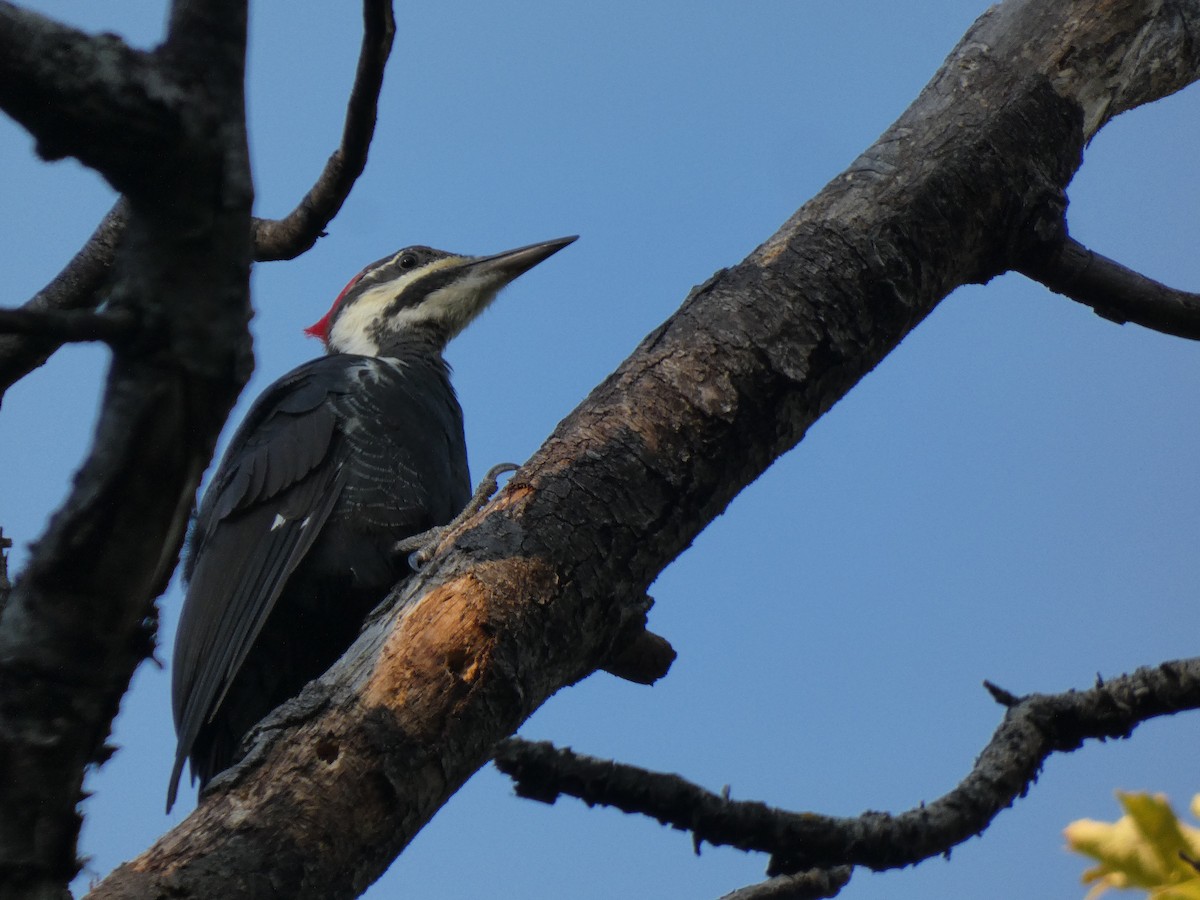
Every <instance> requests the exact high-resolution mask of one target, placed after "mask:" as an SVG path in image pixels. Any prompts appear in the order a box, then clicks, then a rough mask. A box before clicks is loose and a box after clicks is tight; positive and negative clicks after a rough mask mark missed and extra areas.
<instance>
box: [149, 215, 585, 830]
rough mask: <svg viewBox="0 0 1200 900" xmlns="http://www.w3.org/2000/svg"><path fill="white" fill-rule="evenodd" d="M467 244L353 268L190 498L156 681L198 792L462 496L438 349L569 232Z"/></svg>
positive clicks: (328, 653)
mask: <svg viewBox="0 0 1200 900" xmlns="http://www.w3.org/2000/svg"><path fill="white" fill-rule="evenodd" d="M574 240H575V238H574V237H566V238H560V239H558V240H553V241H546V242H544V243H540V244H532V245H530V246H528V247H521V248H519V249H517V250H509V251H507V252H505V253H498V254H496V255H494V256H483V257H471V256H460V255H457V254H451V253H447V252H445V251H442V250H434V249H432V248H430V247H407V248H405V249H403V250H401V251H399V252H398V253H395V254H393V255H391V256H388V257H386V258H384V259H381V260H379V261H378V262H374V263H372V264H371V265H369V266H367V267H366V268H365V269H363V270H362V272H360V273H359V274H358V275H357V276H355V277H354V278H353V279H352V280H351V281H350V283H349V284H348V285H346V287H345V289H344V290H343V291H342V292H341V294H339V295H338V298H337V299H336V300H335V301H334V303H333V306H332V308H331V309H330V310H329V312H328V313H327V314H326V315H325V317H324V318H323V319H321V321H319V322H317V323H316V324H315V325H313V326H311V327H310V328H308V329H306V331H307V333H308V334H310V335H313V336H314V337H318V338H321V339H322V340H323V341H324V343H325V348H326V350H327V351H328V355H327V356H324V357H321V358H319V359H314V360H312V361H310V362H307V363H304V364H303V365H301V366H300V367H298V368H296V369H294V370H293V371H291V372H289V373H288V374H287V375H284V376H283V377H282V378H280V379H279V380H278V381H276V382H275V383H274V384H272V385H271V386H270V387H269V388H267V389H266V391H264V392H263V394H262V396H261V397H259V398H258V400H257V401H256V402H255V404H254V405H253V407H252V408H251V409H250V412H249V413H247V415H246V419H245V421H244V422H243V423H242V425H241V427H240V428H239V429H238V431H237V433H236V434H235V435H234V437H233V441H232V443H230V445H229V449H228V450H226V451H225V456H224V458H223V459H222V460H221V464H220V466H219V467H218V468H217V471H216V474H215V475H214V477H213V480H212V483H211V484H210V485H209V488H208V490H207V492H206V493H205V495H204V500H203V502H202V503H201V504H200V510H199V513H198V515H197V518H196V522H195V526H194V529H193V532H192V538H191V541H190V543H189V552H188V557H187V561H186V564H185V568H184V574H185V576H186V577H187V579H188V582H189V585H188V592H187V598H186V599H185V601H184V605H183V613H182V616H181V618H180V622H179V631H178V634H177V635H176V638H175V657H174V666H173V672H172V679H171V694H172V706H173V707H174V712H175V731H176V733H177V735H178V737H179V745H178V749H177V751H176V754H175V767H174V770H173V771H172V773H171V783H170V787H169V789H168V794H167V809H168V810H170V808H171V805H172V804H173V803H174V802H175V796H176V791H177V789H178V786H179V776H180V773H181V772H182V770H183V762H184V759H190V760H191V771H192V780H193V781H195V780H196V779H199V781H200V788H201V789H203V788H204V786H205V784H207V783H208V781H209V779H211V778H212V777H213V776H214V775H216V774H217V773H218V772H220V771H222V770H223V769H225V768H227V767H228V766H230V765H231V764H232V763H233V761H234V754H235V752H236V750H237V748H238V743H239V742H240V741H241V739H242V738H243V737H244V736H245V734H246V733H247V732H248V731H249V730H250V728H251V727H253V726H254V724H255V723H257V722H258V721H259V720H260V719H261V718H263V716H265V715H266V714H267V713H268V712H270V711H271V710H272V709H273V708H274V707H276V706H278V705H279V704H280V703H282V702H283V701H285V700H287V699H288V698H290V697H292V696H295V695H296V694H297V693H299V692H300V689H301V688H302V687H304V685H305V684H306V683H307V682H308V681H311V680H312V679H313V678H316V677H317V676H319V675H320V674H321V673H322V672H324V671H325V670H326V669H327V668H328V667H329V666H330V665H332V664H333V662H334V661H335V660H336V659H337V658H338V657H339V656H340V655H341V654H342V653H343V652H344V651H345V650H346V649H347V648H348V647H349V646H350V644H351V643H352V642H353V641H354V638H355V637H356V636H357V635H358V632H359V630H360V628H361V626H362V624H363V620H364V618H365V617H366V615H367V613H368V612H370V610H371V609H372V608H373V607H374V606H375V605H376V604H377V603H379V601H380V600H382V599H383V597H384V596H385V595H386V593H387V592H388V590H390V589H391V588H392V587H393V586H394V585H395V584H396V583H397V582H398V581H399V580H400V579H402V578H403V577H404V576H406V575H407V574H409V573H410V569H409V564H408V558H407V554H404V553H400V552H397V549H396V545H397V543H398V542H399V541H401V540H403V539H405V538H408V537H412V536H414V535H417V534H420V533H422V532H424V531H426V530H428V529H430V528H432V527H434V526H438V525H444V524H446V523H447V522H449V521H450V520H451V519H453V517H454V516H455V515H456V514H457V513H458V512H459V511H460V510H461V509H462V508H463V506H464V505H465V504H466V502H467V500H468V499H469V498H470V494H471V488H470V478H469V475H468V474H467V454H466V444H465V441H464V439H463V423H462V409H461V408H460V407H459V405H458V400H457V398H456V397H455V395H454V388H453V387H451V385H450V378H449V374H450V373H449V368H448V366H447V365H446V362H445V360H444V359H442V351H443V350H444V349H445V347H446V344H447V342H449V341H450V339H451V338H453V337H454V336H455V335H457V334H458V333H459V332H461V331H462V330H463V329H464V328H465V327H466V326H467V325H468V324H469V323H470V322H471V320H472V319H474V318H475V317H476V316H478V315H479V314H480V313H481V312H482V311H483V310H484V309H485V308H486V307H487V306H488V304H489V303H491V301H492V299H493V298H494V297H495V296H496V294H497V292H498V291H499V290H500V289H501V288H503V287H504V286H505V285H506V284H508V283H509V282H510V281H512V280H513V279H514V278H516V277H517V276H518V275H520V274H521V273H522V272H525V271H527V270H528V269H530V268H532V267H533V266H535V265H537V264H538V263H540V262H542V261H543V260H545V259H546V258H547V257H549V256H550V255H551V254H553V253H556V252H558V251H559V250H561V249H562V248H563V247H565V246H567V245H568V244H570V243H571V242H572V241H574Z"/></svg>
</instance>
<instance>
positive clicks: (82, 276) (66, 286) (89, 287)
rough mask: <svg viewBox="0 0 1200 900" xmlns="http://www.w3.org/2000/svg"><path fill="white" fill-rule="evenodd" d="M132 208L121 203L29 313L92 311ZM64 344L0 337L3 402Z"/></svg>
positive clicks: (38, 295) (31, 305) (36, 299)
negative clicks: (5, 396)
mask: <svg viewBox="0 0 1200 900" xmlns="http://www.w3.org/2000/svg"><path fill="white" fill-rule="evenodd" d="M128 215H129V205H128V203H126V201H125V200H118V201H117V202H116V203H115V204H114V205H113V208H112V209H110V210H109V211H108V214H107V215H106V216H105V217H104V218H103V219H102V220H101V222H100V224H99V225H98V226H97V227H96V230H95V231H94V232H93V233H92V236H91V237H90V238H88V240H87V243H86V244H84V245H83V248H82V249H81V250H80V251H79V252H78V253H76V254H75V256H74V257H73V258H72V259H71V261H70V262H69V263H67V265H66V267H65V268H64V269H63V270H62V271H61V272H59V273H58V275H56V276H55V277H54V279H53V280H52V281H51V282H50V283H49V284H47V285H46V286H45V287H44V288H42V289H41V290H40V291H38V292H37V293H36V294H34V295H33V297H31V298H30V299H29V300H28V301H27V302H26V303H25V304H24V305H23V306H22V307H21V309H22V310H27V311H30V312H37V311H43V310H45V311H50V310H64V311H65V310H72V309H92V308H95V307H96V306H97V304H98V303H99V302H100V290H101V288H102V287H103V286H104V283H105V282H106V281H107V280H108V278H109V276H110V274H111V272H112V264H113V259H114V258H115V257H116V253H117V242H118V241H119V240H120V238H121V235H122V234H124V232H125V222H126V219H127V217H128ZM61 345H62V342H61V341H58V340H53V339H41V338H39V339H34V340H31V339H29V338H27V337H23V336H17V335H11V334H8V335H0V401H2V400H3V399H4V392H5V391H7V390H8V389H9V388H10V387H12V386H13V385H14V384H16V382H18V381H20V380H21V379H22V378H24V377H25V376H26V375H28V374H29V373H30V372H32V371H33V370H34V369H36V368H37V367H38V366H40V365H42V363H44V362H45V361H46V360H47V359H49V358H50V355H51V354H52V353H54V351H55V350H57V349H58V348H59V347H60V346H61Z"/></svg>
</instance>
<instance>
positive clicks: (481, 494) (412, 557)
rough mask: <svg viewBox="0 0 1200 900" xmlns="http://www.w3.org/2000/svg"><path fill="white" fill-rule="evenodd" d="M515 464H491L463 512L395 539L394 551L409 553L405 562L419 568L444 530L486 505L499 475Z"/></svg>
mask: <svg viewBox="0 0 1200 900" xmlns="http://www.w3.org/2000/svg"><path fill="white" fill-rule="evenodd" d="M518 468H520V467H519V466H518V465H517V464H516V463H500V464H499V465H495V466H492V467H491V468H490V469H488V472H487V474H486V475H484V476H483V480H481V481H480V482H479V486H478V487H477V488H475V493H474V494H472V495H471V499H470V500H468V501H467V505H466V506H464V507H463V511H462V512H460V513H459V514H458V515H457V516H455V517H454V518H453V519H452V520H451V521H450V522H448V523H447V524H445V525H435V526H434V527H433V528H430V529H429V530H428V531H422V532H421V533H420V534H414V535H413V536H412V537H406V538H405V539H404V540H402V541H397V542H396V546H395V552H396V553H397V554H398V555H406V556H407V557H408V566H409V568H410V569H412V570H413V571H414V572H416V571H418V570H419V569H421V567H422V566H424V565H425V564H426V563H427V562H429V560H430V559H432V558H433V554H434V551H436V550H437V546H438V544H439V543H440V542H441V540H442V538H443V537H444V536H445V535H446V534H448V533H449V532H451V531H453V530H454V529H455V528H458V526H460V525H461V524H462V523H463V522H465V521H466V520H467V519H469V518H471V516H473V515H475V513H477V512H479V511H480V510H481V509H483V508H484V507H485V506H486V505H487V503H488V501H489V500H491V499H492V495H493V494H495V493H496V489H497V488H498V487H499V479H500V476H501V475H503V474H505V473H506V472H515V471H517V469H518Z"/></svg>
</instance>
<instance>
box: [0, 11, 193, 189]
mask: <svg viewBox="0 0 1200 900" xmlns="http://www.w3.org/2000/svg"><path fill="white" fill-rule="evenodd" d="M183 93H184V89H183V88H181V87H180V86H179V85H177V84H175V83H173V82H172V81H171V80H169V79H165V78H163V77H162V72H161V69H160V68H159V66H158V64H157V63H156V61H155V59H154V58H153V56H152V55H151V54H148V53H144V52H142V51H139V50H134V49H133V48H131V47H129V46H128V45H127V44H125V42H124V41H122V40H121V39H120V38H118V37H116V36H115V35H107V34H102V35H94V36H93V35H88V34H85V33H84V32H82V31H78V30H77V29H74V28H70V27H68V26H66V25H62V24H60V23H58V22H55V21H53V20H51V19H48V18H46V17H44V16H41V15H38V14H37V13H33V12H29V11H27V10H23V9H19V8H17V7H15V6H13V5H12V4H10V3H7V2H3V0H0V108H2V109H3V110H4V111H5V112H6V113H8V114H9V115H10V116H12V117H13V118H14V119H16V120H17V121H18V122H20V123H21V124H22V125H24V126H25V128H26V129H28V130H29V132H30V134H32V135H33V136H34V137H35V138H36V139H37V150H38V153H39V154H40V155H41V156H42V157H43V158H44V159H48V160H50V159H61V158H62V157H64V156H74V157H77V158H78V159H79V160H80V161H81V162H84V163H86V164H87V165H89V166H92V167H93V168H95V169H96V170H97V171H99V172H100V173H101V174H102V175H104V177H105V178H107V179H108V180H109V182H110V183H111V184H112V185H113V186H114V187H115V188H116V189H117V190H118V191H120V192H121V193H126V194H130V195H137V196H140V195H145V194H149V193H151V192H153V191H154V190H162V189H164V187H165V186H167V185H171V184H174V183H175V182H178V181H179V180H180V179H181V178H186V177H189V175H190V173H188V172H186V171H180V170H178V169H174V168H173V164H174V163H175V162H176V161H177V160H178V158H179V148H180V146H181V144H180V142H181V140H182V139H183V138H184V127H183V123H182V122H181V121H180V119H179V116H178V111H179V108H180V105H181V103H182V102H183Z"/></svg>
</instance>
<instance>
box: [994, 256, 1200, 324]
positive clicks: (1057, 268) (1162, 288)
mask: <svg viewBox="0 0 1200 900" xmlns="http://www.w3.org/2000/svg"><path fill="white" fill-rule="evenodd" d="M1017 271H1019V272H1020V273H1021V274H1022V275H1025V276H1027V277H1029V278H1032V279H1034V280H1035V281H1040V282H1041V283H1042V284H1044V285H1045V286H1046V287H1048V288H1050V290H1052V291H1054V292H1055V293H1056V294H1062V295H1063V296H1064V297H1070V298H1071V299H1072V300H1075V301H1077V302H1079V303H1082V304H1084V305H1085V306H1090V307H1091V308H1092V309H1094V310H1095V311H1096V314H1097V315H1100V316H1103V317H1104V318H1106V319H1109V320H1111V321H1113V322H1116V323H1118V324H1121V325H1123V324H1125V323H1126V322H1133V323H1134V324H1136V325H1142V326H1144V327H1146V328H1152V329H1154V330H1155V331H1161V332H1163V333H1164V334H1173V335H1175V336H1176V337H1183V338H1189V339H1191V340H1193V341H1195V340H1200V294H1190V293H1188V292H1187V291H1180V290H1176V289H1175V288H1170V287H1167V286H1166V285H1165V284H1160V283H1159V282H1157V281H1154V280H1153V279H1150V278H1147V277H1146V276H1145V275H1142V274H1139V273H1138V272H1135V271H1133V270H1132V269H1127V268H1125V267H1124V266H1123V265H1121V264H1120V263H1118V262H1114V261H1113V260H1111V259H1109V258H1108V257H1106V256H1101V255H1100V254H1099V253H1095V252H1093V251H1091V250H1089V249H1088V248H1087V247H1085V246H1083V245H1082V244H1080V243H1079V242H1078V241H1077V240H1075V239H1074V238H1071V237H1068V236H1065V235H1064V236H1063V238H1062V240H1061V241H1058V242H1056V243H1055V244H1054V245H1053V246H1052V247H1051V248H1049V249H1048V250H1046V251H1045V252H1039V253H1036V254H1032V255H1031V256H1030V258H1029V259H1028V260H1027V261H1025V262H1022V263H1021V264H1020V265H1018V266H1017Z"/></svg>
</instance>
